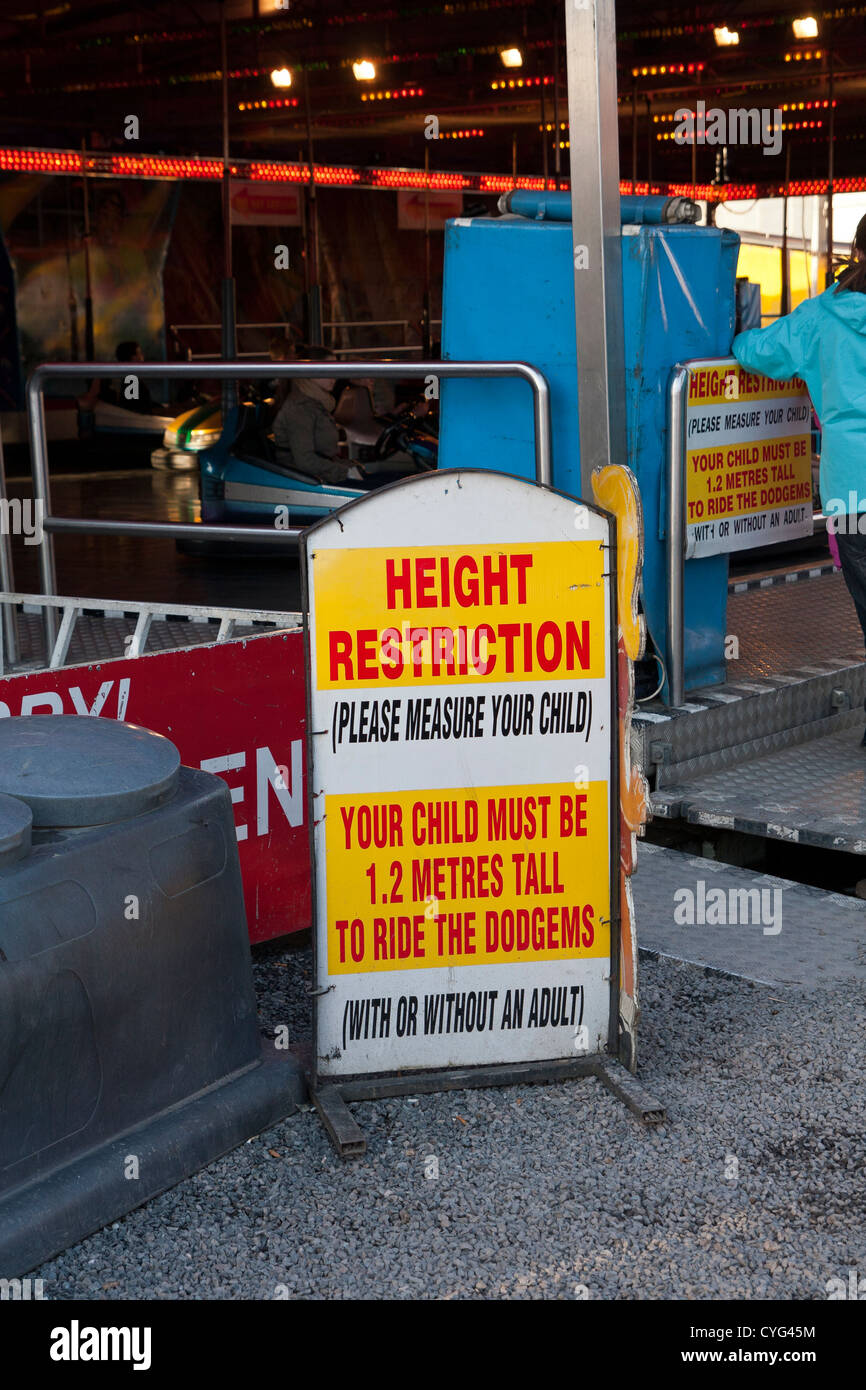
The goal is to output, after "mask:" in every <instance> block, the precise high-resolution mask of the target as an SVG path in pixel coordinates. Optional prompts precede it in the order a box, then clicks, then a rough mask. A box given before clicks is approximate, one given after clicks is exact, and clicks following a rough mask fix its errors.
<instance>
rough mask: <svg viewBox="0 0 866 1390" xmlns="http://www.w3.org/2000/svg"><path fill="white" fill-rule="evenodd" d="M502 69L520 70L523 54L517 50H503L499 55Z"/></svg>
mask: <svg viewBox="0 0 866 1390" xmlns="http://www.w3.org/2000/svg"><path fill="white" fill-rule="evenodd" d="M499 56H500V58H501V59H502V66H503V67H504V68H522V67H523V54H522V53H521V51H520V49H519V48H503V49H502V50H501V52H500V54H499Z"/></svg>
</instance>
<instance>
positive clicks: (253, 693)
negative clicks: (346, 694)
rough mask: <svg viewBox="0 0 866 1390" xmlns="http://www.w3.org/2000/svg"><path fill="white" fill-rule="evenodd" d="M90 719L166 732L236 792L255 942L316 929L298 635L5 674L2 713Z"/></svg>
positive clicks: (0, 689)
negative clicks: (312, 924)
mask: <svg viewBox="0 0 866 1390" xmlns="http://www.w3.org/2000/svg"><path fill="white" fill-rule="evenodd" d="M19 714H23V715H27V714H88V715H94V716H101V717H102V718H106V719H125V720H128V721H129V722H130V723H132V724H141V725H142V726H143V727H144V728H146V729H153V730H154V731H155V732H156V733H160V734H165V735H166V737H167V738H170V739H171V741H172V743H174V744H175V745H176V746H177V748H178V749H179V750H180V756H181V761H182V762H183V763H185V764H186V766H187V767H198V768H203V769H204V770H205V771H206V772H214V773H217V774H218V775H219V776H221V777H223V778H224V780H225V781H226V782H227V783H228V785H229V787H230V788H231V797H232V801H233V803H234V813H235V829H236V831H237V837H238V851H239V853H240V861H241V873H242V875H243V883H244V897H245V899H246V908H247V922H248V925H249V933H250V940H251V941H268V940H270V939H271V938H272V937H275V936H283V935H284V934H285V933H286V932H292V931H299V930H301V929H302V928H304V927H308V926H309V925H310V920H311V917H310V913H311V908H310V848H309V840H308V836H307V826H306V815H307V811H306V790H305V786H304V775H305V773H304V762H305V758H304V725H305V719H306V710H305V693H304V643H303V636H302V634H301V633H300V632H268V633H263V634H261V635H260V636H257V637H247V638H238V639H235V640H233V641H230V642H221V643H219V644H214V645H209V646H204V647H191V648H186V649H184V650H182V651H168V652H154V653H152V654H150V655H147V656H140V657H138V658H134V659H131V658H122V659H119V660H117V661H101V662H94V663H92V664H90V665H82V666H67V667H66V668H65V669H63V670H61V671H37V672H29V673H27V674H22V675H15V676H5V677H3V678H0V717H2V718H8V717H9V716H10V715H19Z"/></svg>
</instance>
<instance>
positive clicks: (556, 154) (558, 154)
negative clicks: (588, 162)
mask: <svg viewBox="0 0 866 1390" xmlns="http://www.w3.org/2000/svg"><path fill="white" fill-rule="evenodd" d="M560 140H561V136H560V133H559V9H558V8H557V9H556V10H554V12H553V181H554V184H555V185H556V187H557V188H559V182H560V179H561V177H562V150H561V149H560Z"/></svg>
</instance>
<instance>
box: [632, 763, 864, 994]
mask: <svg viewBox="0 0 866 1390" xmlns="http://www.w3.org/2000/svg"><path fill="white" fill-rule="evenodd" d="M863 756H864V767H866V752H864V755H863ZM632 890H633V892H634V900H635V920H636V922H637V933H638V942H639V945H640V948H641V950H642V951H649V952H651V953H653V954H656V953H657V954H659V955H664V956H670V957H673V958H674V959H676V960H683V961H687V962H689V963H691V964H694V965H700V966H703V967H705V968H708V969H711V970H716V971H721V972H722V973H724V974H731V975H739V976H744V977H745V978H746V979H750V980H756V981H758V982H760V983H762V984H770V985H778V986H781V985H789V986H792V985H796V986H800V987H802V988H806V989H809V988H815V987H816V986H818V985H821V984H825V983H828V982H830V981H832V980H843V979H844V980H851V979H856V980H859V981H861V982H862V983H863V984H866V902H861V901H860V900H859V899H858V898H846V897H843V896H842V895H841V894H839V893H826V892H824V891H823V890H822V889H820V888H812V887H809V886H808V885H805V884H802V883H791V882H790V881H789V880H788V879H782V878H775V877H772V876H770V875H769V874H756V873H752V872H751V871H749V870H747V869H737V868H733V867H732V866H731V865H729V864H721V863H719V861H718V860H715V859H699V858H692V857H691V856H690V855H687V854H682V853H680V852H679V851H678V850H672V849H663V848H661V846H659V845H647V844H640V845H639V846H638V871H637V873H636V874H635V875H634V878H633V879H632ZM718 890H721V893H719V891H718ZM744 895H746V896H744ZM748 895H751V896H748ZM675 915H676V917H678V918H679V920H675ZM689 918H691V920H688V919H689ZM707 918H709V919H710V920H709V921H707Z"/></svg>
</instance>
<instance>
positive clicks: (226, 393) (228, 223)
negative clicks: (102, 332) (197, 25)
mask: <svg viewBox="0 0 866 1390" xmlns="http://www.w3.org/2000/svg"><path fill="white" fill-rule="evenodd" d="M220 68H221V75H222V84H221V86H222V132H223V181H222V206H223V283H222V295H221V301H222V302H221V305H220V311H221V312H220V317H221V320H222V355H223V360H224V361H226V362H230V361H231V360H232V359H233V358H235V357H237V355H238V332H237V295H236V289H235V281H234V274H233V270H232V187H231V164H230V162H229V62H228V41H227V36H226V5H225V0H223V4H222V6H221V8H220ZM236 405H237V385H236V383H234V382H230V381H226V382H224V384H223V389H222V418H223V422H225V421H226V420H227V419H228V415H229V411H230V410H233V409H234V408H235V407H236Z"/></svg>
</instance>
